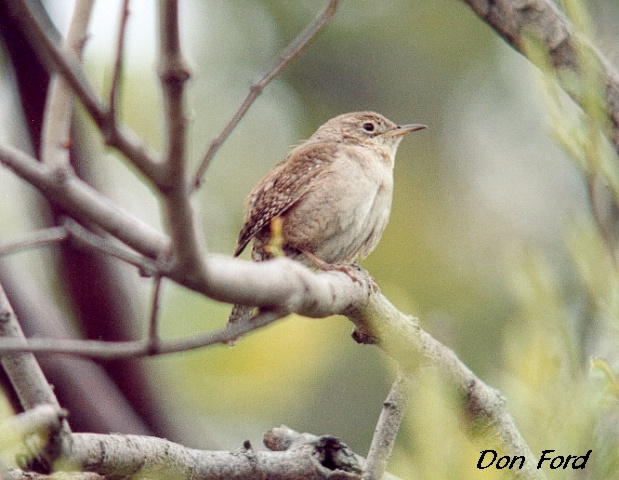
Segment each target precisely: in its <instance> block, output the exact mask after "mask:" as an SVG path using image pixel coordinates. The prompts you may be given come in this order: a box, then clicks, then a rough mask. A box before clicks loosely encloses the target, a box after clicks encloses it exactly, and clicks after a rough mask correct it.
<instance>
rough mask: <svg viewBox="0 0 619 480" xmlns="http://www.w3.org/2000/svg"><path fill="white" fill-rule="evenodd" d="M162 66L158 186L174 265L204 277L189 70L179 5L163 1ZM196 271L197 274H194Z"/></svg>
mask: <svg viewBox="0 0 619 480" xmlns="http://www.w3.org/2000/svg"><path fill="white" fill-rule="evenodd" d="M159 17H160V19H159V29H160V32H159V37H160V44H161V46H160V50H161V52H160V65H159V77H160V79H161V86H162V89H163V100H164V111H165V118H166V126H167V133H166V144H167V148H166V149H167V152H166V156H165V162H164V164H163V167H164V172H165V173H164V174H163V175H162V179H161V182H160V183H158V184H157V187H158V188H159V190H160V192H161V193H162V195H163V203H164V206H165V216H166V223H167V226H168V229H169V233H170V238H171V240H172V246H171V249H172V250H171V253H172V257H171V261H172V262H173V263H175V264H178V268H180V269H182V270H184V271H185V272H186V273H188V274H189V275H195V276H203V275H204V272H203V271H202V269H203V268H204V263H203V262H202V261H200V258H201V253H202V252H201V248H200V241H199V237H198V234H197V226H196V216H195V212H194V209H193V208H192V205H191V202H190V195H189V193H190V192H189V188H188V183H187V158H186V152H185V127H186V123H187V119H186V116H185V107H184V103H183V101H184V92H185V83H186V82H187V80H189V69H188V67H187V65H186V63H185V60H184V59H183V55H182V52H181V46H180V31H179V24H178V1H177V0H162V1H161V2H160V7H159ZM194 270H195V272H193V271H194Z"/></svg>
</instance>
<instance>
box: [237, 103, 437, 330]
mask: <svg viewBox="0 0 619 480" xmlns="http://www.w3.org/2000/svg"><path fill="white" fill-rule="evenodd" d="M424 128H426V126H425V125H419V124H412V125H396V124H395V123H393V122H391V121H390V120H387V119H386V118H385V117H383V116H382V115H379V114H377V113H373V112H356V113H346V114H344V115H339V116H338V117H335V118H332V119H331V120H329V121H328V122H327V123H325V124H324V125H322V126H321V127H320V128H319V129H318V130H317V131H316V133H314V134H313V135H312V136H311V137H310V138H309V139H308V140H307V141H305V142H304V143H302V144H301V145H299V146H298V147H296V148H294V149H293V150H292V151H291V152H290V154H289V155H288V156H287V157H286V158H285V159H284V160H283V161H282V162H280V163H279V164H278V165H276V166H275V168H273V169H272V170H271V171H270V172H269V173H267V174H266V175H265V176H264V178H263V179H262V180H260V182H258V184H257V185H256V186H255V187H254V189H253V190H252V191H251V193H250V194H249V197H248V199H247V211H246V213H245V220H244V223H243V227H242V228H241V231H240V233H239V238H238V241H237V245H236V249H235V251H234V256H235V257H236V256H238V255H240V254H241V252H242V251H243V249H244V248H245V247H246V246H247V244H248V243H249V241H250V240H253V248H252V254H251V255H252V259H253V260H254V261H263V260H268V259H270V258H273V257H274V256H276V255H277V252H279V253H280V254H284V255H285V256H287V257H290V258H292V259H294V260H297V261H300V262H302V263H303V264H305V265H307V266H310V267H312V266H313V267H318V268H320V269H322V270H331V269H337V270H341V271H344V272H346V273H348V274H349V275H350V276H351V278H353V280H354V279H355V277H354V274H353V272H354V270H353V269H352V268H351V266H350V264H352V263H353V262H355V261H356V260H358V259H363V258H365V257H367V256H368V255H369V254H370V252H372V250H374V247H376V244H377V243H378V241H379V240H380V237H381V235H382V233H383V231H384V230H385V227H386V225H387V222H388V220H389V213H390V211H391V197H392V193H393V164H394V159H395V154H396V150H397V148H398V145H399V144H400V141H401V140H402V137H403V136H404V135H406V134H407V133H410V132H414V131H416V130H421V129H424ZM252 310H253V308H252V307H247V306H243V305H235V306H234V309H233V310H232V313H231V314H230V318H229V321H237V320H239V319H241V318H248V317H249V316H250V315H251V312H252Z"/></svg>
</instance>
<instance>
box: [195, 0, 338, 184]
mask: <svg viewBox="0 0 619 480" xmlns="http://www.w3.org/2000/svg"><path fill="white" fill-rule="evenodd" d="M338 3H339V0H329V3H328V5H327V6H326V8H325V9H324V10H323V11H322V12H321V13H319V14H318V15H317V16H316V17H315V18H314V19H313V20H312V21H311V22H310V23H309V24H308V25H307V27H305V29H304V30H303V31H302V32H301V33H300V34H299V35H298V36H297V37H296V38H295V39H294V40H293V41H292V42H290V44H289V45H288V46H287V47H286V49H285V50H284V51H283V52H282V53H281V55H280V57H279V59H278V61H277V62H276V63H275V65H274V66H273V67H272V68H271V70H269V71H268V72H267V73H266V74H265V75H264V76H263V77H262V78H261V79H260V80H259V81H258V82H257V83H254V84H253V85H252V86H251V87H250V88H249V94H248V95H247V97H246V98H245V100H244V101H243V103H242V104H241V106H240V107H239V109H238V111H237V112H236V113H235V114H234V116H233V117H232V118H231V119H230V121H229V122H228V124H227V125H226V126H225V127H224V129H223V130H222V131H221V133H220V134H219V135H218V136H217V138H215V140H213V141H212V142H211V145H210V146H209V148H208V150H207V152H206V154H205V155H204V159H203V160H202V163H201V164H200V167H199V168H198V170H197V172H196V175H195V177H194V181H193V187H194V189H198V188H200V185H201V183H202V177H204V174H205V173H206V170H207V168H208V166H209V164H210V162H211V160H212V159H213V157H214V156H215V154H216V153H217V151H218V150H219V148H220V147H221V146H222V145H223V144H224V142H225V141H226V140H227V138H228V137H229V136H230V134H231V133H232V131H233V130H234V129H235V128H236V126H237V125H238V123H239V122H240V121H241V119H242V118H243V117H244V116H245V114H246V113H247V110H249V107H251V106H252V104H253V103H254V101H255V100H256V99H257V98H258V96H259V95H260V94H261V93H262V91H263V90H264V89H265V87H266V86H267V85H268V84H269V83H270V82H271V80H273V79H274V78H275V77H276V76H277V75H279V73H280V72H281V71H282V70H283V69H284V68H285V67H286V66H287V65H288V64H289V63H290V62H292V61H293V60H294V59H295V58H297V57H298V56H299V54H300V53H301V52H302V51H303V50H304V49H305V47H307V45H308V44H309V43H310V42H311V41H312V40H313V39H314V37H315V36H316V35H318V33H319V32H320V31H321V30H322V29H323V28H324V27H326V26H327V24H328V23H329V22H330V21H331V19H332V18H333V16H334V15H335V11H336V10H337V6H338Z"/></svg>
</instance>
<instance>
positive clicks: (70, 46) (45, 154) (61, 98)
mask: <svg viewBox="0 0 619 480" xmlns="http://www.w3.org/2000/svg"><path fill="white" fill-rule="evenodd" d="M93 5H94V1H93V0H87V1H82V2H77V3H76V4H75V9H74V11H73V18H72V19H71V23H70V25H69V32H68V34H67V39H66V41H65V48H66V50H67V52H69V53H70V54H71V55H73V57H74V58H75V59H77V60H78V61H79V59H80V57H81V53H82V47H83V46H84V42H85V39H86V31H87V28H88V22H89V20H90V15H91V13H92V7H93ZM72 119H73V94H72V91H71V89H70V87H69V85H68V84H67V82H66V81H65V79H64V78H62V77H61V76H59V75H58V74H57V73H54V74H52V76H51V80H50V88H49V94H48V97H47V104H46V106H45V117H44V120H43V133H42V141H41V161H42V162H44V163H47V164H48V165H49V166H50V167H51V168H52V169H68V168H71V167H70V165H69V146H70V144H71V139H70V130H71V122H72Z"/></svg>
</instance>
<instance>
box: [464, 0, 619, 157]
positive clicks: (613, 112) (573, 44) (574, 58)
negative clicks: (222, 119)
mask: <svg viewBox="0 0 619 480" xmlns="http://www.w3.org/2000/svg"><path fill="white" fill-rule="evenodd" d="M464 1H465V2H466V3H467V4H468V5H469V6H470V7H471V8H472V9H473V10H474V11H475V13H477V15H479V17H481V18H482V19H483V20H484V21H485V22H486V23H488V24H489V25H490V26H491V27H493V28H494V29H495V30H496V31H497V32H498V33H499V35H501V36H502V37H503V38H504V39H505V40H506V41H507V42H508V43H509V44H511V45H512V46H513V47H514V48H515V49H516V50H518V51H519V52H520V53H522V54H523V55H525V56H527V52H526V51H525V50H526V43H527V40H530V39H531V38H533V39H535V40H536V41H537V42H539V44H540V45H541V46H542V47H543V48H544V49H545V51H546V53H547V55H548V56H549V58H550V61H551V63H552V66H553V67H554V69H555V71H556V73H557V74H558V75H557V80H558V82H559V83H560V85H561V87H562V88H563V89H564V90H565V91H566V92H567V93H568V94H569V95H570V96H571V97H572V98H573V99H574V101H575V102H576V103H578V104H579V105H580V106H581V107H583V109H584V110H585V111H587V105H586V102H587V98H586V95H583V89H582V85H587V82H586V81H585V79H586V78H588V77H587V76H588V75H590V74H591V71H590V70H591V68H595V69H598V70H599V73H600V76H601V80H602V87H603V89H604V96H605V98H604V100H605V105H604V106H603V108H604V110H605V114H606V116H607V117H608V120H609V124H610V130H611V132H610V137H611V139H612V142H613V143H614V145H615V148H616V149H617V150H618V151H619V74H618V73H617V71H616V70H615V68H614V67H613V66H612V65H611V64H610V63H609V62H608V61H607V60H606V59H605V58H604V56H603V55H602V54H601V53H600V52H599V51H598V50H597V49H596V48H595V47H594V46H593V45H591V43H590V42H589V40H588V39H587V38H585V37H584V36H583V35H581V34H580V33H579V32H577V30H576V28H575V27H574V25H573V24H572V23H571V22H570V21H569V20H568V19H567V17H566V16H565V15H564V14H563V13H562V12H561V11H560V10H559V8H558V7H557V5H556V4H555V2H552V1H550V0H527V1H515V0H494V1H492V2H491V1H488V0H464ZM583 53H584V55H583ZM585 57H586V58H587V62H588V65H583V64H582V62H581V59H582V58H585ZM528 58H529V60H531V61H532V62H534V63H535V62H536V61H537V60H538V59H535V58H531V57H528ZM538 66H541V67H544V65H538Z"/></svg>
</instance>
